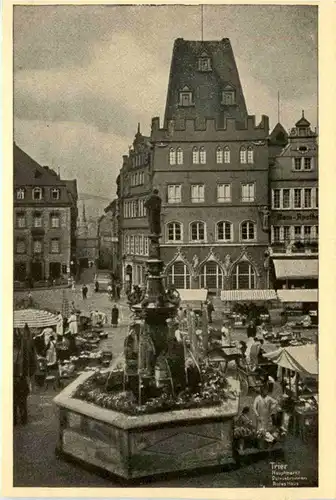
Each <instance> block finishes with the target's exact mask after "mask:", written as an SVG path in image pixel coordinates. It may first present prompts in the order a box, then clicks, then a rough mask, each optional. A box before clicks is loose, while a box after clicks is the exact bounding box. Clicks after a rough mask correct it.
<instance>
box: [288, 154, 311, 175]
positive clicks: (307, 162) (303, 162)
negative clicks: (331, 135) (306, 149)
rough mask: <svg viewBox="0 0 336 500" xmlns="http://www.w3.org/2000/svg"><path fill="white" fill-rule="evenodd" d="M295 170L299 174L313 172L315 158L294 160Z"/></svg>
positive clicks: (305, 157) (304, 157)
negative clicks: (300, 172) (303, 171)
mask: <svg viewBox="0 0 336 500" xmlns="http://www.w3.org/2000/svg"><path fill="white" fill-rule="evenodd" d="M293 169H294V170H295V171H297V172H299V171H301V170H305V171H307V170H308V171H309V170H313V158H311V157H308V156H303V157H297V158H293Z"/></svg>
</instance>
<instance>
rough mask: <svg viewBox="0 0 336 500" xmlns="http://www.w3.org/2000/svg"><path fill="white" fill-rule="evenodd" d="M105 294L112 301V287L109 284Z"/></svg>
mask: <svg viewBox="0 0 336 500" xmlns="http://www.w3.org/2000/svg"><path fill="white" fill-rule="evenodd" d="M107 293H108V296H109V299H110V300H112V285H111V283H109V284H108V286H107Z"/></svg>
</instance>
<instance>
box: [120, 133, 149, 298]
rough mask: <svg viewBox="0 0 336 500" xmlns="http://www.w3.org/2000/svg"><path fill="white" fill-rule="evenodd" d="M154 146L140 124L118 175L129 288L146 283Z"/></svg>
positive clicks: (124, 276) (124, 268)
mask: <svg viewBox="0 0 336 500" xmlns="http://www.w3.org/2000/svg"><path fill="white" fill-rule="evenodd" d="M151 164H152V147H151V142H150V138H149V137H145V136H144V135H142V134H141V132H140V125H138V130H137V133H136V135H135V138H134V141H133V145H132V147H130V149H129V153H128V155H124V156H123V165H122V168H121V170H120V175H119V177H118V199H119V230H120V245H119V249H120V256H121V261H122V281H123V282H124V284H125V288H127V289H129V288H130V287H131V286H132V285H135V284H136V285H142V284H143V283H144V280H145V272H146V269H145V268H146V266H145V261H146V257H147V256H148V248H149V246H148V221H147V213H146V208H145V206H144V203H145V200H146V197H147V196H148V194H149V193H150V191H151V187H152V172H151Z"/></svg>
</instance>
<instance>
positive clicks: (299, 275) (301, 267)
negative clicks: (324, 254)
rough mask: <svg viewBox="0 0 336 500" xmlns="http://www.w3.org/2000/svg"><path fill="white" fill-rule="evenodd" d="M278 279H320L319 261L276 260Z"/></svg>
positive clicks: (275, 266)
mask: <svg viewBox="0 0 336 500" xmlns="http://www.w3.org/2000/svg"><path fill="white" fill-rule="evenodd" d="M273 262H274V268H275V274H276V277H277V279H285V278H287V279H304V278H313V279H317V278H318V260H317V259H274V261H273Z"/></svg>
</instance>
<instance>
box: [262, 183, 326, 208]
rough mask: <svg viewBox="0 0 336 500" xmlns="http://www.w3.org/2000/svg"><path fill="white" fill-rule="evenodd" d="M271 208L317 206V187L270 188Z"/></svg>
mask: <svg viewBox="0 0 336 500" xmlns="http://www.w3.org/2000/svg"><path fill="white" fill-rule="evenodd" d="M272 208H273V209H281V210H283V209H289V210H293V209H302V208H318V188H284V189H272Z"/></svg>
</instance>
